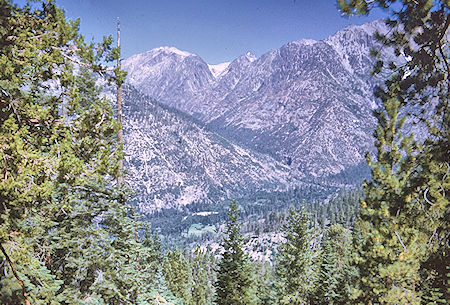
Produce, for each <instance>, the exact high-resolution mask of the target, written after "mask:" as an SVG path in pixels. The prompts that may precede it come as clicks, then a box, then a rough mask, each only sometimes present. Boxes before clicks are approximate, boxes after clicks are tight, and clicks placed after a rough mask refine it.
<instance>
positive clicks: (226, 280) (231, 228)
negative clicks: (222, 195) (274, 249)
mask: <svg viewBox="0 0 450 305" xmlns="http://www.w3.org/2000/svg"><path fill="white" fill-rule="evenodd" d="M239 221H240V219H239V211H238V205H237V203H236V201H235V200H233V201H231V202H230V205H229V210H228V219H227V222H226V225H225V227H226V228H225V238H224V239H223V241H222V243H221V246H222V248H223V250H224V252H223V254H222V258H221V260H220V262H219V264H218V269H217V281H216V283H215V288H216V302H217V303H218V304H222V305H244V304H245V305H248V304H254V302H255V296H254V292H253V287H252V286H253V274H252V270H251V266H250V263H249V258H248V256H247V254H246V253H245V252H244V250H243V247H244V238H243V235H242V233H241V224H240V223H239Z"/></svg>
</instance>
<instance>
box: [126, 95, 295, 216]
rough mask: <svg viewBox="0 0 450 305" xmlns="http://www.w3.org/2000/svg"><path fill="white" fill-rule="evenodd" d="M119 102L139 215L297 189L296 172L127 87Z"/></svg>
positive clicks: (128, 169)
mask: <svg viewBox="0 0 450 305" xmlns="http://www.w3.org/2000/svg"><path fill="white" fill-rule="evenodd" d="M124 101H125V107H124V109H125V111H124V135H125V161H126V164H125V165H126V166H125V167H126V169H127V179H126V180H127V181H128V182H129V184H130V186H131V188H132V189H133V190H134V192H135V193H136V196H135V197H134V201H135V202H136V203H137V204H138V206H139V209H140V210H141V211H142V212H144V213H152V212H154V211H158V210H161V209H169V208H174V209H182V208H183V207H185V206H188V205H191V204H194V203H197V204H198V203H201V204H202V205H203V206H208V205H209V204H217V203H220V202H222V201H225V200H228V199H230V198H240V197H243V196H248V195H250V194H252V193H253V192H268V193H270V192H275V191H283V190H286V189H287V188H289V187H291V186H294V185H299V180H300V179H301V177H302V175H301V174H300V173H299V172H298V171H296V170H293V169H291V168H290V167H289V166H287V165H285V164H282V163H281V162H279V161H277V160H275V159H274V158H272V157H270V156H268V155H265V154H261V153H257V152H254V151H252V150H250V149H248V148H244V147H242V146H240V145H238V144H237V143H235V142H233V141H230V140H228V139H226V138H224V137H223V136H221V135H219V134H217V133H216V132H214V131H212V130H210V128H208V127H207V126H206V125H205V124H204V123H201V122H199V121H197V120H195V119H194V118H192V117H191V116H189V115H186V114H184V113H182V112H180V111H178V110H176V109H173V108H169V107H167V106H165V105H163V104H161V103H158V102H156V101H153V100H151V99H149V98H147V97H146V96H144V95H142V94H141V93H139V92H138V91H136V90H135V89H133V88H132V87H126V88H125V90H124Z"/></svg>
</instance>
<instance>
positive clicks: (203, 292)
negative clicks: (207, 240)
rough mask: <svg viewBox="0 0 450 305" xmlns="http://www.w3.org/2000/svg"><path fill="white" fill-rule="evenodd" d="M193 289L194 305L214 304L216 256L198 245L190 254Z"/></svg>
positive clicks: (192, 301)
mask: <svg viewBox="0 0 450 305" xmlns="http://www.w3.org/2000/svg"><path fill="white" fill-rule="evenodd" d="M189 258H190V260H189V262H190V266H191V278H192V290H191V303H190V304H192V305H197V304H198V305H206V304H212V301H213V296H214V287H213V284H214V282H215V280H216V279H215V273H214V256H212V255H211V253H209V251H207V250H202V249H201V248H200V247H197V248H196V249H195V250H194V252H193V253H192V254H191V255H190V257H189Z"/></svg>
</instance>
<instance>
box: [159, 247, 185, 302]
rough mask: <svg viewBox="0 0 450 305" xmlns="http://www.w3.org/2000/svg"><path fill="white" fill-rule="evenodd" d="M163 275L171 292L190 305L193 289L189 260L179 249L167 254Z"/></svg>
mask: <svg viewBox="0 0 450 305" xmlns="http://www.w3.org/2000/svg"><path fill="white" fill-rule="evenodd" d="M162 273H163V274H164V277H165V279H166V282H167V287H168V288H169V289H170V291H172V293H173V294H174V295H175V296H176V297H179V298H182V299H183V300H184V302H185V303H186V304H189V303H190V299H191V287H192V278H191V270H190V266H189V263H188V261H187V259H186V258H185V257H184V256H183V254H182V253H181V251H180V250H179V249H178V248H175V249H174V250H170V251H168V252H167V254H166V257H165V258H164V264H163V268H162Z"/></svg>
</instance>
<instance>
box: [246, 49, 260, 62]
mask: <svg viewBox="0 0 450 305" xmlns="http://www.w3.org/2000/svg"><path fill="white" fill-rule="evenodd" d="M243 56H245V57H246V58H247V59H248V61H249V62H254V61H255V60H256V59H257V57H256V55H255V54H253V53H252V52H250V51H248V52H247V53H245V54H244V55H243Z"/></svg>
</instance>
